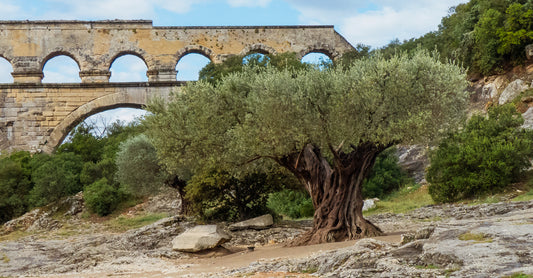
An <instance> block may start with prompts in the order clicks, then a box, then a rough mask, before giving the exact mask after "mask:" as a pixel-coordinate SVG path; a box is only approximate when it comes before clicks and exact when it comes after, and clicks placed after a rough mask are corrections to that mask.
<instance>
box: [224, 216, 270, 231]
mask: <svg viewBox="0 0 533 278" xmlns="http://www.w3.org/2000/svg"><path fill="white" fill-rule="evenodd" d="M273 224H274V219H272V215H270V214H265V215H263V216H259V217H256V218H252V219H248V220H245V221H242V222H238V223H235V224H233V225H231V226H229V229H230V231H238V230H246V229H254V230H262V229H266V228H268V227H270V226H272V225H273Z"/></svg>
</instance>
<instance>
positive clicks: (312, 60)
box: [301, 51, 333, 70]
mask: <svg viewBox="0 0 533 278" xmlns="http://www.w3.org/2000/svg"><path fill="white" fill-rule="evenodd" d="M301 61H302V63H305V64H310V65H312V66H314V67H316V68H318V69H320V70H323V69H326V68H330V67H331V66H332V65H333V61H332V60H331V58H330V57H329V56H328V55H327V54H325V53H322V52H318V51H316V52H310V53H307V54H306V55H305V56H303V57H302V59H301Z"/></svg>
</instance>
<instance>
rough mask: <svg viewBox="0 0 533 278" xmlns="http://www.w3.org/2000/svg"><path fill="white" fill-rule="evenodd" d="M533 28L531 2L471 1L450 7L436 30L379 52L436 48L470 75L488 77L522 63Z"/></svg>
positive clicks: (532, 3)
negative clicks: (420, 47) (460, 64)
mask: <svg viewBox="0 0 533 278" xmlns="http://www.w3.org/2000/svg"><path fill="white" fill-rule="evenodd" d="M532 26H533V2H532V1H531V0H470V1H469V2H467V3H464V4H459V5H457V6H455V7H452V8H451V9H450V13H449V14H448V15H447V16H446V17H444V18H442V20H441V24H440V25H439V29H438V30H437V31H434V32H430V33H427V34H425V35H424V36H422V37H420V38H412V39H410V40H406V41H404V42H400V41H398V40H395V41H392V42H391V43H390V44H389V45H387V46H386V47H384V48H383V49H382V51H383V52H385V53H394V52H395V51H398V50H400V51H410V50H413V49H416V48H417V47H418V46H422V47H424V48H425V49H430V50H433V49H437V50H438V51H439V52H440V53H441V55H442V57H443V58H444V59H453V60H456V61H459V62H461V63H462V64H464V66H465V67H467V68H468V69H469V72H470V73H482V74H484V75H488V74H493V73H498V72H501V71H502V70H504V69H505V68H506V67H508V66H510V65H516V64H520V63H523V62H524V60H525V58H526V55H525V54H524V48H525V46H526V45H528V44H531V43H533V32H532Z"/></svg>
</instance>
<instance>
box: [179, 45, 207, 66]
mask: <svg viewBox="0 0 533 278" xmlns="http://www.w3.org/2000/svg"><path fill="white" fill-rule="evenodd" d="M190 53H196V54H200V55H203V56H205V57H207V58H208V59H209V60H210V61H211V62H213V61H214V57H213V50H211V49H209V48H208V47H205V46H203V45H187V46H186V47H184V48H182V49H180V50H179V51H178V52H177V53H176V64H175V65H174V67H175V66H176V65H177V64H178V62H179V61H180V59H181V58H183V56H185V55H187V54H190Z"/></svg>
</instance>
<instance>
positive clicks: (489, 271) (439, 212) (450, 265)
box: [0, 201, 533, 277]
mask: <svg viewBox="0 0 533 278" xmlns="http://www.w3.org/2000/svg"><path fill="white" fill-rule="evenodd" d="M66 213H68V211H67V212H66ZM71 213H73V212H71ZM37 218H38V220H37V221H35V219H33V220H32V221H33V222H32V221H29V220H28V219H26V220H25V221H26V222H28V223H26V222H24V221H22V222H20V221H19V222H16V221H15V222H16V223H15V224H14V223H11V224H10V225H11V229H15V228H14V227H13V226H18V228H19V229H20V227H21V226H24V225H26V226H28V227H33V228H32V229H33V232H27V233H28V235H27V236H22V237H18V238H16V239H13V240H6V238H9V237H8V236H9V234H7V233H8V232H10V231H9V229H8V228H9V225H7V226H8V227H7V228H6V227H4V228H3V231H4V234H7V236H4V241H2V242H0V277H19V276H20V277H25V276H45V277H102V276H115V275H116V276H121V277H199V276H204V277H243V276H247V277H248V276H251V275H255V276H252V277H285V276H287V273H298V274H291V275H292V276H291V277H294V276H296V275H298V276H297V277H307V276H319V277H447V276H449V277H504V276H508V275H512V274H515V273H524V274H530V275H533V201H530V202H509V203H497V204H483V205H475V206H469V205H443V206H429V207H424V208H420V209H417V210H414V211H412V212H410V213H407V214H381V215H374V216H371V217H369V218H370V219H371V220H372V221H373V222H374V223H376V224H377V225H379V226H380V227H382V229H383V230H384V231H385V232H387V233H388V234H390V235H391V236H389V237H385V238H377V239H363V240H359V241H354V242H344V243H334V244H329V245H328V244H326V245H318V246H310V247H298V248H288V247H283V243H284V242H287V241H288V240H291V239H292V238H294V237H295V236H297V235H298V234H299V233H301V232H303V231H305V230H306V229H308V228H309V227H310V224H311V223H310V222H309V221H303V222H282V223H279V224H276V225H275V226H274V227H272V228H270V229H267V230H261V231H255V230H244V231H235V232H231V231H229V230H228V231H227V232H228V233H230V234H231V235H232V240H231V241H230V242H227V243H225V244H224V245H223V247H222V248H219V249H217V250H214V251H211V252H204V253H201V254H194V255H193V254H188V253H181V252H176V251H172V249H171V241H172V239H173V238H174V237H175V236H176V235H178V234H180V233H181V232H182V231H184V230H185V229H187V228H189V227H192V226H193V224H192V223H191V222H190V221H188V220H187V219H185V218H182V217H177V216H176V217H170V218H165V219H162V220H160V221H158V222H156V223H154V224H151V225H148V226H145V227H142V228H139V229H133V230H129V231H127V232H124V233H110V232H106V231H105V230H103V229H101V227H100V226H99V225H98V224H97V223H93V224H90V225H89V224H87V223H85V220H83V219H80V218H77V217H75V216H73V217H71V218H69V219H70V220H69V221H70V222H71V223H70V224H69V225H73V226H76V225H78V226H79V228H80V233H74V234H61V233H57V232H56V233H52V231H54V229H58V228H57V227H59V226H64V225H66V224H65V223H58V222H56V221H57V220H53V219H51V218H50V219H48V220H46V217H44V216H42V215H41V217H40V218H39V217H37ZM29 222H32V223H31V224H29ZM36 223H40V224H36ZM76 223H77V224H76ZM43 229H49V231H50V232H43ZM249 246H254V247H255V251H251V250H249V249H248V247H249Z"/></svg>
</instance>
